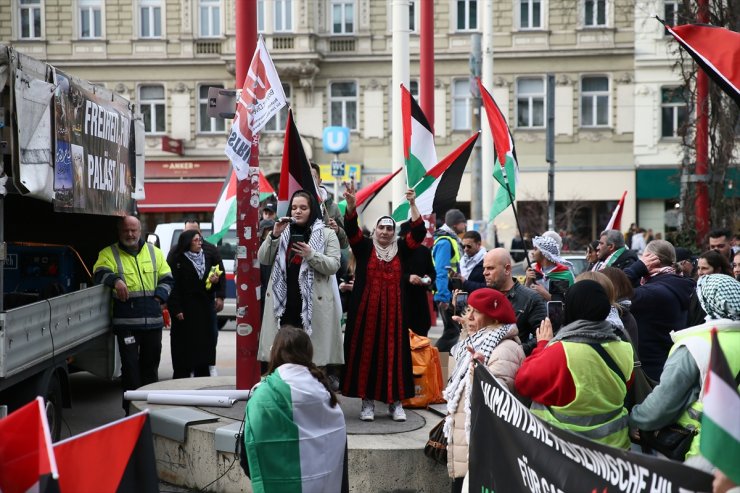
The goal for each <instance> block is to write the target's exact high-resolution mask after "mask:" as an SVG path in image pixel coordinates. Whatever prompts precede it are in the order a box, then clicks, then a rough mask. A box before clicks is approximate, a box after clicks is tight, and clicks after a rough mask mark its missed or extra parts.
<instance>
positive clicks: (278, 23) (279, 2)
mask: <svg viewBox="0 0 740 493" xmlns="http://www.w3.org/2000/svg"><path fill="white" fill-rule="evenodd" d="M292 30H293V2H292V0H275V32H290V31H292Z"/></svg>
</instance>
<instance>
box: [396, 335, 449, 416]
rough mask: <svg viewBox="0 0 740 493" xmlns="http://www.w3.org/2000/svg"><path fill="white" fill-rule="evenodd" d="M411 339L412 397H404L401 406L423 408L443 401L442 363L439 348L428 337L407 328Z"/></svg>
mask: <svg viewBox="0 0 740 493" xmlns="http://www.w3.org/2000/svg"><path fill="white" fill-rule="evenodd" d="M409 337H410V340H411V365H412V367H413V371H414V393H415V395H414V397H411V398H408V399H404V400H403V401H402V402H403V406H404V407H410V408H414V407H416V408H425V407H427V406H428V405H429V404H439V403H442V402H445V400H444V398H443V397H442V389H443V388H444V382H443V381H442V365H441V363H440V362H439V350H438V349H437V348H436V347H434V346H432V341H430V340H429V338H428V337H422V336H420V335H417V334H415V333H414V332H413V331H412V330H409Z"/></svg>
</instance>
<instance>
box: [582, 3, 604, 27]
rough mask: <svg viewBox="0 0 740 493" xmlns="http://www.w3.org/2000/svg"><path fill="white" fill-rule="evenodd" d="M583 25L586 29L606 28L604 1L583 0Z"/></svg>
mask: <svg viewBox="0 0 740 493" xmlns="http://www.w3.org/2000/svg"><path fill="white" fill-rule="evenodd" d="M583 25H584V26H587V27H605V26H606V0H584V2H583Z"/></svg>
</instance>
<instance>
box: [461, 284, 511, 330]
mask: <svg viewBox="0 0 740 493" xmlns="http://www.w3.org/2000/svg"><path fill="white" fill-rule="evenodd" d="M468 305H469V306H472V307H473V308H475V309H476V310H478V311H479V312H481V313H483V314H485V315H488V316H489V317H491V318H493V319H495V320H497V321H498V322H499V323H502V324H515V323H516V314H515V313H514V308H513V307H512V306H511V303H510V302H509V300H508V299H506V296H504V294H503V293H502V292H501V291H496V290H495V289H491V288H480V289H476V290H475V291H473V292H472V293H470V296H469V297H468Z"/></svg>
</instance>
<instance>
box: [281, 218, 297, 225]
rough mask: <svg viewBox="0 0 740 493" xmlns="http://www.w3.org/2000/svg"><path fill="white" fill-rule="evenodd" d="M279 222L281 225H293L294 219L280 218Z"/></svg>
mask: <svg viewBox="0 0 740 493" xmlns="http://www.w3.org/2000/svg"><path fill="white" fill-rule="evenodd" d="M279 221H280V222H281V223H290V224H295V218H294V217H281V218H280V220H279Z"/></svg>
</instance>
